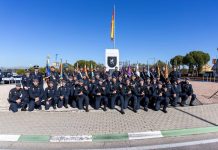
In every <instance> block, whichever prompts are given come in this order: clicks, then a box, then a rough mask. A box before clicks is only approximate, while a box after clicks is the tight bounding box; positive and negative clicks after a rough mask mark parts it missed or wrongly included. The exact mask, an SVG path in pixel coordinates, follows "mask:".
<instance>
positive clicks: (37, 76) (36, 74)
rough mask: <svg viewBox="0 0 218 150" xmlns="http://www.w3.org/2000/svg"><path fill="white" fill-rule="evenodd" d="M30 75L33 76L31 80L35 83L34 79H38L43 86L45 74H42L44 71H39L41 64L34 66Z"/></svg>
mask: <svg viewBox="0 0 218 150" xmlns="http://www.w3.org/2000/svg"><path fill="white" fill-rule="evenodd" d="M30 77H31V82H32V83H33V80H34V79H37V80H38V82H39V86H40V87H43V76H42V73H40V72H39V66H38V65H35V66H34V72H32V73H31V74H30Z"/></svg>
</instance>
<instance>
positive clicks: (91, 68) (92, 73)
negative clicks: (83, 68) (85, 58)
mask: <svg viewBox="0 0 218 150" xmlns="http://www.w3.org/2000/svg"><path fill="white" fill-rule="evenodd" d="M90 71H91V77H94V72H93V66H92V63H91V66H90Z"/></svg>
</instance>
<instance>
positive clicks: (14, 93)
mask: <svg viewBox="0 0 218 150" xmlns="http://www.w3.org/2000/svg"><path fill="white" fill-rule="evenodd" d="M25 101H26V100H25V92H24V91H23V89H22V88H21V84H20V83H18V84H16V87H15V88H13V89H11V90H10V92H9V103H10V107H9V110H11V111H12V112H17V111H18V108H21V107H22V110H24V109H26V108H25V104H23V102H25Z"/></svg>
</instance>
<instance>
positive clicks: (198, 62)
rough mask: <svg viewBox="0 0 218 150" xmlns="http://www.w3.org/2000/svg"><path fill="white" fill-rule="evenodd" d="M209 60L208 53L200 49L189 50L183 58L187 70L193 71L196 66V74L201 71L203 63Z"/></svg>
mask: <svg viewBox="0 0 218 150" xmlns="http://www.w3.org/2000/svg"><path fill="white" fill-rule="evenodd" d="M209 61H210V55H209V54H208V53H204V52H202V51H191V52H190V53H188V54H186V56H185V57H184V59H183V63H184V64H185V65H187V66H189V72H192V73H193V72H194V69H195V68H196V72H197V75H198V73H199V72H201V70H202V67H203V65H205V64H207V63H208V62H209Z"/></svg>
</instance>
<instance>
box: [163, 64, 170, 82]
mask: <svg viewBox="0 0 218 150" xmlns="http://www.w3.org/2000/svg"><path fill="white" fill-rule="evenodd" d="M168 75H169V70H168V65H167V63H166V64H165V72H164V77H165V79H166V78H168Z"/></svg>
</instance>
